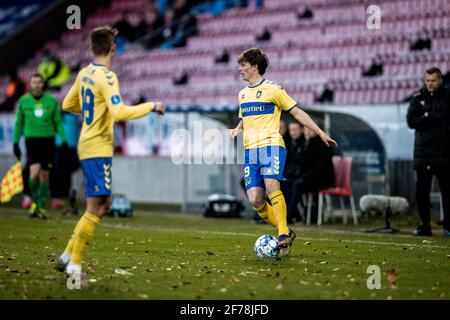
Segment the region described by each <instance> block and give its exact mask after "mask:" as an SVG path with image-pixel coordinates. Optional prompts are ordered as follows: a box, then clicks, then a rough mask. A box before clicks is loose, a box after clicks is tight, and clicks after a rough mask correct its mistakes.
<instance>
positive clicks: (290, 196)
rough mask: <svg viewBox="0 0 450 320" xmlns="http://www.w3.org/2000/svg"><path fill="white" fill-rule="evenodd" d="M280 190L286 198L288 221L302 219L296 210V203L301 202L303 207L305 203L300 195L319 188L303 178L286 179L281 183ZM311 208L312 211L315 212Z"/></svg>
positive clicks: (313, 218)
mask: <svg viewBox="0 0 450 320" xmlns="http://www.w3.org/2000/svg"><path fill="white" fill-rule="evenodd" d="M281 190H282V191H283V195H284V197H285V199H286V204H287V219H288V221H290V220H292V219H296V220H297V221H299V220H302V217H301V216H300V212H299V211H298V207H297V205H298V204H299V203H301V206H302V207H303V208H304V207H305V204H304V203H303V201H302V195H303V194H307V193H308V192H317V191H319V190H320V188H319V187H318V186H317V184H316V183H314V182H312V181H310V180H305V179H302V178H300V179H288V180H286V181H283V182H282V183H281ZM316 211H317V210H313V211H312V212H316ZM312 216H313V217H311V218H312V220H315V217H314V214H313V215H312Z"/></svg>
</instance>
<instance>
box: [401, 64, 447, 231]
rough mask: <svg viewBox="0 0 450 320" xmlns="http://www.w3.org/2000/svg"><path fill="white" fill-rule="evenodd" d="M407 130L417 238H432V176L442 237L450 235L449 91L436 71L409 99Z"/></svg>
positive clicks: (429, 71)
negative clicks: (439, 204) (440, 204)
mask: <svg viewBox="0 0 450 320" xmlns="http://www.w3.org/2000/svg"><path fill="white" fill-rule="evenodd" d="M406 117H407V122H408V126H409V127H410V128H412V129H415V131H416V132H415V141H414V169H415V170H416V201H417V207H418V211H419V216H420V219H421V224H420V225H419V227H418V228H417V229H416V230H415V231H414V233H413V235H416V236H431V235H432V233H431V226H430V209H431V205H430V191H431V181H432V178H433V176H434V175H435V176H436V177H437V179H438V182H439V188H440V190H441V195H442V202H443V209H444V221H443V227H444V234H445V235H446V236H449V235H450V234H449V232H450V91H449V90H448V89H447V88H446V87H444V86H443V85H442V73H441V71H440V70H439V69H438V68H430V69H428V70H427V71H426V77H425V86H424V87H423V88H422V89H421V90H420V91H419V92H418V93H417V94H416V95H415V96H414V97H413V98H412V100H411V103H410V105H409V108H408V113H407V116H406Z"/></svg>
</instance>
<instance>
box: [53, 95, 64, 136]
mask: <svg viewBox="0 0 450 320" xmlns="http://www.w3.org/2000/svg"><path fill="white" fill-rule="evenodd" d="M53 123H54V125H55V128H56V132H57V133H58V135H59V137H60V138H61V141H62V142H63V143H64V142H66V141H67V138H66V131H65V130H64V122H63V120H62V115H61V110H60V108H59V104H58V101H56V99H55V109H54V110H53Z"/></svg>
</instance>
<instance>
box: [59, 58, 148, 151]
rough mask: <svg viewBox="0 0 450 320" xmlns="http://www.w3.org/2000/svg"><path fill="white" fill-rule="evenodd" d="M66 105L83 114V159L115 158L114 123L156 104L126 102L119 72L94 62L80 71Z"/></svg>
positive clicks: (80, 148)
mask: <svg viewBox="0 0 450 320" xmlns="http://www.w3.org/2000/svg"><path fill="white" fill-rule="evenodd" d="M62 108H63V110H64V111H67V112H72V113H75V114H80V113H81V114H82V115H83V125H82V128H81V132H80V138H79V141H78V155H79V157H80V160H83V159H90V158H105V157H112V156H113V148H114V122H115V121H125V120H131V119H136V118H140V117H143V116H145V115H146V114H148V113H149V112H151V111H152V110H153V109H154V103H151V102H149V103H142V104H139V105H137V106H126V105H124V103H123V101H122V98H121V95H120V89H119V80H118V79H117V76H116V74H115V73H114V72H112V71H110V70H108V68H106V66H104V65H101V64H95V63H91V64H89V65H88V66H87V67H85V68H83V69H82V70H81V71H80V72H79V73H78V75H77V78H76V80H75V83H74V84H73V86H72V87H71V88H70V90H69V92H68V94H67V95H66V97H65V98H64V102H63V105H62Z"/></svg>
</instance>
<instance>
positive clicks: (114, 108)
mask: <svg viewBox="0 0 450 320" xmlns="http://www.w3.org/2000/svg"><path fill="white" fill-rule="evenodd" d="M102 80H103V81H102V82H101V90H102V93H103V97H104V99H105V101H106V105H107V106H108V109H109V111H110V112H111V115H112V117H113V119H114V120H115V121H126V120H133V119H138V118H142V117H143V116H145V115H147V114H149V113H150V112H152V111H157V112H158V113H159V114H164V111H165V109H164V106H163V104H162V103H161V102H146V103H141V104H138V105H136V106H127V105H125V104H124V103H123V101H122V97H121V95H120V90H119V80H118V79H117V76H116V75H115V74H114V73H112V78H111V79H108V78H106V76H105V78H104V79H102Z"/></svg>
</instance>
